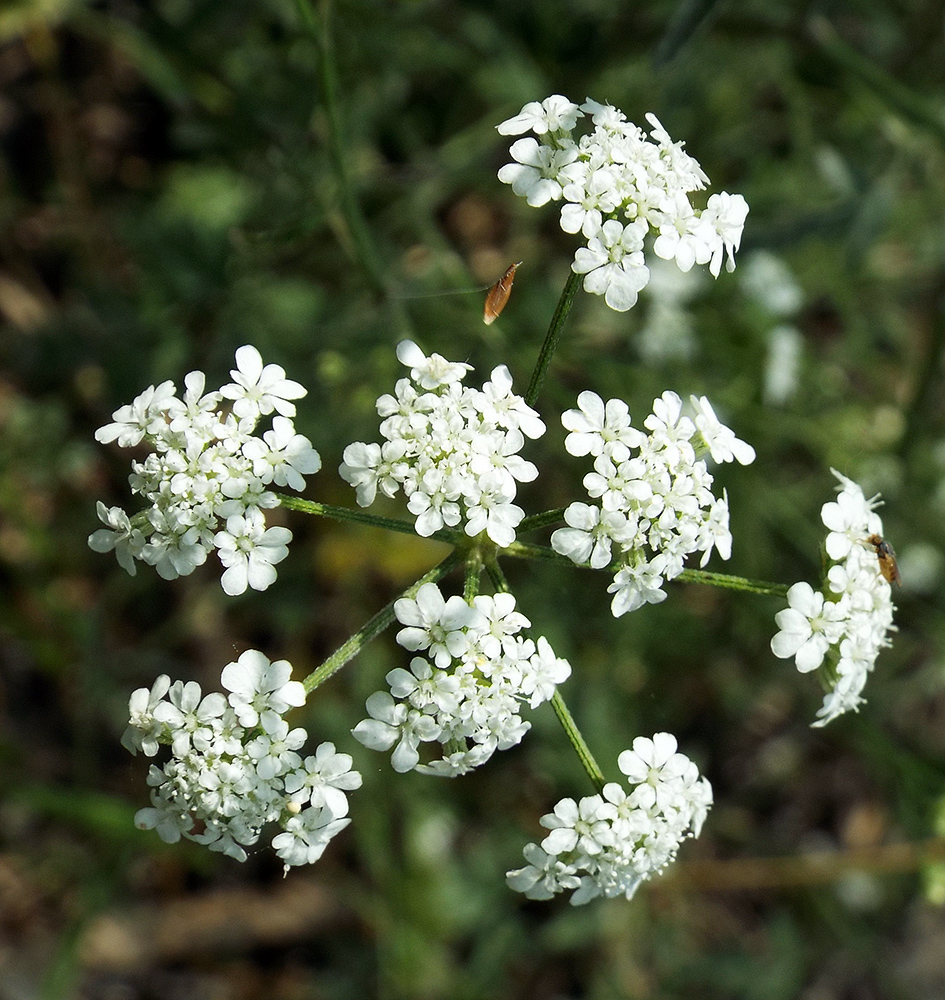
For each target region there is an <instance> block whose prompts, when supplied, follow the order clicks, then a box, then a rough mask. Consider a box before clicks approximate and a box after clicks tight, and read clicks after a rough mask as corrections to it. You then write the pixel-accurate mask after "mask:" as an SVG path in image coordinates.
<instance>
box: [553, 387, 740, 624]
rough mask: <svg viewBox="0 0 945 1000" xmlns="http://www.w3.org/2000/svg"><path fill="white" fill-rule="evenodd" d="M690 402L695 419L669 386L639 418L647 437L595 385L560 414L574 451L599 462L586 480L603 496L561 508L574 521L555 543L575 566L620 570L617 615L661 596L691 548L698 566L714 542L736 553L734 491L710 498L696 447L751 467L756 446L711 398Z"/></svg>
mask: <svg viewBox="0 0 945 1000" xmlns="http://www.w3.org/2000/svg"><path fill="white" fill-rule="evenodd" d="M691 400H692V406H693V409H694V411H695V416H694V418H693V419H690V418H689V417H686V416H683V415H682V401H681V400H680V398H679V396H677V395H676V393H674V392H668V391H667V392H664V393H663V395H662V396H660V397H659V398H658V399H656V400H655V401H654V403H653V412H652V413H651V414H650V415H649V416H648V417H647V418H646V420H645V421H644V422H643V423H644V426H645V427H646V428H647V429H648V430H649V432H650V433H649V434H645V433H643V432H642V431H639V430H637V429H636V428H635V427H632V426H631V425H630V411H629V407H628V406H627V404H626V403H625V402H624V401H623V400H621V399H610V400H608V401H607V403H606V404H605V403H604V401H603V400H602V399H601V398H600V396H598V395H597V394H596V393H594V392H590V391H587V392H582V393H581V394H580V396H578V407H579V409H577V410H568V411H566V412H565V413H564V414H563V415H562V417H561V422H562V424H564V426H565V429H566V430H568V431H570V432H571V433H570V434H569V435H568V437H567V439H566V440H565V448H566V449H567V451H568V452H569V454H571V455H575V456H582V455H591V456H593V458H594V471H593V472H591V473H588V475H586V476H585V477H584V486H585V488H586V489H587V491H588V493H589V494H590V496H591V498H592V499H594V500H597V501H598V502H597V503H596V504H587V503H572V504H571V505H570V506H569V507H568V508H567V510H566V511H565V512H564V519H565V521H566V522H567V524H568V527H567V528H559V529H558V530H557V531H555V532H554V534H553V535H552V536H551V544H552V547H553V548H554V549H555V551H556V552H558V553H560V554H561V555H565V556H567V557H568V558H569V559H571V560H573V561H574V562H575V563H579V564H589V565H590V566H591V568H593V569H604V568H605V567H607V566H611V565H615V566H616V568H617V572H616V575H615V576H614V582H613V583H612V584H611V585H610V586H609V587H608V588H607V590H608V593H611V594H613V595H614V598H613V601H612V602H611V611H612V612H613V614H614V617H618V618H619V617H620V616H621V615H624V614H626V613H627V612H628V611H635V610H636V609H637V608H639V607H641V606H642V605H643V604H658V603H659V602H660V601H663V600H665V598H666V592H665V591H664V590H663V589H662V587H663V582H664V581H665V580H672V579H674V578H675V577H677V576H679V574H680V573H681V572H682V570H683V563H684V560H685V558H686V556H687V555H689V554H690V553H692V552H702V562H701V564H700V565H702V566H705V564H706V563H707V562H708V560H709V556H710V555H711V553H712V549H713V548H716V549H718V551H719V554H720V555H721V556H722V558H723V559H728V558H729V556H730V555H731V553H732V536H731V533H730V532H729V526H728V496H727V494H726V493H724V492H723V494H722V497H721V498H717V497H715V496H714V495H713V493H712V490H711V488H710V487H711V486H712V475H711V473H710V472H709V471H708V469H707V468H706V463H705V461H704V460H703V459H701V458H698V457H697V453H698V452H700V451H708V452H709V453H710V454H711V456H712V458H713V459H714V460H715V461H716V462H731V461H733V460H737V461H738V462H740V463H741V464H742V465H747V464H749V463H750V462H753V461H754V459H755V450H754V448H752V447H751V445H748V444H746V443H745V442H744V441H740V440H739V439H738V438H736V437H735V435H734V433H733V432H732V431H731V430H730V429H729V428H728V427H726V426H725V425H724V424H722V423H721V422H720V421H719V420H718V418H717V417H716V415H715V411H714V410H713V409H712V406H711V404H710V403H709V401H708V399H706V397H705V396H702V397H701V398H699V397H696V396H692V397H691Z"/></svg>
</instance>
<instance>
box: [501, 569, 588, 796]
mask: <svg viewBox="0 0 945 1000" xmlns="http://www.w3.org/2000/svg"><path fill="white" fill-rule="evenodd" d="M486 572H487V573H488V574H489V576H490V578H491V579H492V584H493V586H494V587H495V589H496V590H497V591H498V592H500V593H505V592H507V591H508V589H509V585H508V582H507V581H506V579H505V574H504V573H503V572H502V568H501V567H500V566H499V563H498V561H497V560H496V559H494V558H493V559H489V560H488V561H487V562H486ZM551 707H552V708H553V709H554V713H555V715H556V716H557V717H558V721H559V722H560V723H561V728H562V729H563V730H564V733H565V735H566V736H567V738H568V741H569V742H570V744H571V746H572V747H574V752H575V753H576V754H577V755H578V758H579V760H580V761H581V764H582V765H583V767H584V770H585V771H587V776H588V777H589V778H590V779H591V781H592V782H593V784H594V787H595V788H596V789H597V791H598V792H602V791H603V790H604V784H605V781H604V773H603V771H601V769H600V767H599V765H598V763H597V761H596V760H594V755H593V754H592V753H591V748H590V747H589V746H588V745H587V743H586V741H585V739H584V737H583V736H582V735H581V730H580V729H578V725H577V723H576V722H575V721H574V716H573V715H572V714H571V712H570V711H569V709H568V706H567V705H566V704H565V701H564V698H562V697H561V692H560V691H559V690H558V688H555V693H554V694H553V695H552V696H551Z"/></svg>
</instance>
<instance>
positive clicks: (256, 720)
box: [122, 649, 361, 867]
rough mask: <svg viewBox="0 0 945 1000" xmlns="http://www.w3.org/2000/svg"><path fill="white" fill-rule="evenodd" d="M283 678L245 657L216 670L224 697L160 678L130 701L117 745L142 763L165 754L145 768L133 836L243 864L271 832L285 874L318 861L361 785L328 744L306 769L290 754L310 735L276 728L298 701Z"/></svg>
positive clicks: (282, 668)
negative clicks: (191, 845)
mask: <svg viewBox="0 0 945 1000" xmlns="http://www.w3.org/2000/svg"><path fill="white" fill-rule="evenodd" d="M291 672H292V667H291V665H290V664H289V663H288V662H287V661H286V660H278V661H276V662H274V663H270V662H269V660H268V659H267V658H266V657H265V656H264V655H263V654H262V653H260V652H259V651H258V650H255V649H249V650H247V651H246V652H245V653H243V654H242V656H240V658H239V659H238V660H237V661H236V662H235V663H230V664H228V665H227V666H226V667H224V669H223V674H222V677H221V680H222V684H223V687H225V688H226V689H227V690H228V691H229V695H228V696H224V695H222V694H220V693H219V692H213V693H212V694H208V695H206V696H204V697H201V691H200V685H199V684H197V682H196V681H188V682H187V683H186V684H185V683H183V682H181V681H175V682H174V683H173V684H172V683H171V681H170V678H168V676H167V675H166V674H162V675H161V676H160V677H158V679H157V680H156V681H155V683H154V687H152V688H151V689H150V690H149V689H148V688H139V689H138V690H137V691H135V692H134V693H133V694H132V695H131V699H130V702H129V712H130V715H131V718H130V723H129V726H128V729H127V730H126V731H125V734H124V736H123V737H122V745H123V746H124V747H125V748H126V749H128V750H130V751H131V752H132V753H135V754H136V753H137V752H138V751H139V750H140V751H142V753H144V754H145V755H146V756H148V757H154V756H155V755H156V754H157V753H158V750H159V747H160V746H161V745H162V744H164V745H168V746H170V748H171V757H170V759H169V760H168V761H167V762H166V763H165V764H164V766H163V767H158V766H157V765H156V764H152V765H151V768H150V771H149V774H148V784H149V785H150V786H151V806H150V807H149V808H146V809H140V810H138V812H137V813H136V814H135V826H137V827H138V829H140V830H157V832H158V836H160V838H161V839H162V840H163V841H165V842H166V843H168V844H173V843H176V842H177V841H178V840H180V838H181V836H184V837H187V838H188V839H189V840H194V841H196V842H197V843H200V844H206V845H207V846H208V847H209V848H210V850H211V851H221V852H222V853H224V854H227V855H229V856H230V857H231V858H236V860H237V861H245V860H246V850H245V848H246V847H247V846H249V845H251V844H255V843H256V841H257V840H258V839H259V836H260V833H261V831H262V828H263V827H264V826H265V825H266V824H267V823H278V824H279V825H280V826H281V827H282V831H283V832H282V833H279V834H277V835H276V836H275V837H274V838H273V841H272V846H273V848H274V849H275V851H276V854H278V856H279V857H280V858H282V860H283V861H284V862H285V865H286V867H288V866H289V865H305V864H312V863H313V862H315V861H317V860H318V859H319V858H320V857H321V855H322V852H323V851H324V850H325V847H326V846H327V844H328V842H329V841H330V840H331V838H332V837H334V835H335V834H336V833H338V832H339V831H341V830H343V829H344V828H345V827H346V826H347V825H348V824H349V823H350V822H351V820H350V819H349V818H348V815H347V813H348V799H347V796H346V795H345V792H346V791H351V790H352V789H355V788H360V787H361V775H360V774H359V773H358V772H357V771H352V770H351V757H350V756H349V755H348V754H346V753H336V752H335V747H334V745H333V744H331V743H322V744H321V745H320V746H319V747H318V748H317V749H316V751H315V754H314V755H313V756H309V757H306V758H305V759H304V760H303V759H302V757H301V756H300V755H299V754H298V753H297V752H296V751H297V750H299V749H300V748H301V747H302V745H303V744H304V743H305V741H306V739H307V738H308V734H307V733H306V732H305V730H304V729H301V728H299V729H292V730H290V729H289V726H288V723H287V722H286V721H285V720H284V719H283V718H282V716H283V715H284V714H285V713H286V712H287V711H288V709H289V708H290V707H293V706H298V705H301V704H303V703H304V701H305V691H304V689H303V687H302V685H301V684H300V683H299V682H298V681H292V680H289V676H290V674H291ZM195 828H196V829H197V832H195Z"/></svg>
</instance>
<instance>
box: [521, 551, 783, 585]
mask: <svg viewBox="0 0 945 1000" xmlns="http://www.w3.org/2000/svg"><path fill="white" fill-rule="evenodd" d="M502 554H503V555H506V556H516V557H518V558H519V559H543V560H545V562H556V563H561V565H563V566H576V565H579V564H577V563H574V562H572V561H571V560H570V559H569V558H568V557H567V556H563V555H561V554H560V553H558V552H555V550H554V549H550V548H548V546H547V545H529V544H528V543H526V542H513V543H512V544H511V545H509V546H508V548H505V549H503V550H502ZM580 568H581V569H590V567H589V566H588V565H587V564H584V565H583V566H581V567H580ZM618 568H619V567H618V566H617V565H616V564H614V563H611V564H610V565H609V566H604V567H603V569H604V570H606V571H608V572H613V571H614V570H615V569H618ZM673 579H675V580H679V581H680V582H682V583H702V584H708V585H710V586H712V587H724V588H725V589H726V590H743V591H747V592H748V593H750V594H773V595H774V596H775V597H785V596H787V592H788V590H789V585H788V584H786V583H770V582H769V581H767V580H750V579H749V578H748V577H746V576H731V575H729V574H728V573H710V572H709V571H708V570H704V569H684V570H683V571H682V573H680V574H679V576H677V577H674V578H673Z"/></svg>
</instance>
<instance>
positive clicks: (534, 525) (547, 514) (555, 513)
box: [517, 507, 565, 532]
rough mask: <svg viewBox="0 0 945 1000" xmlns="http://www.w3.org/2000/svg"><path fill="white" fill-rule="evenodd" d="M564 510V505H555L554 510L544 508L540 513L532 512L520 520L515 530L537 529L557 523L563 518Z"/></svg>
mask: <svg viewBox="0 0 945 1000" xmlns="http://www.w3.org/2000/svg"><path fill="white" fill-rule="evenodd" d="M564 512H565V508H564V507H556V508H555V509H554V510H545V511H542V513H540V514H532V515H531V517H526V518H525V520H524V521H522V523H521V524H520V525H519V526H518V529H517V530H518V531H519V532H525V531H537V530H538V528H545V527H547V526H548V525H549V524H557V523H558V522H559V521H563V520H564Z"/></svg>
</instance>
